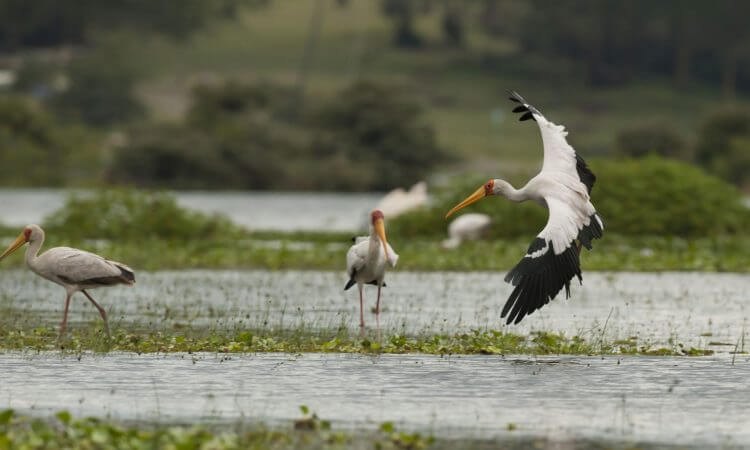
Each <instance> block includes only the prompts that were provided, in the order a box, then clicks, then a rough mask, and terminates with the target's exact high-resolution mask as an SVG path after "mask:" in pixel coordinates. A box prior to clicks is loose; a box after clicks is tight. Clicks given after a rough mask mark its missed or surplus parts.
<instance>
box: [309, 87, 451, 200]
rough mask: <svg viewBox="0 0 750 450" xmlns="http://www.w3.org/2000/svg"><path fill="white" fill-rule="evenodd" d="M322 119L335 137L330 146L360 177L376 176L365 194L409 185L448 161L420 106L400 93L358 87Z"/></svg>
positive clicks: (339, 98)
mask: <svg viewBox="0 0 750 450" xmlns="http://www.w3.org/2000/svg"><path fill="white" fill-rule="evenodd" d="M321 120H322V124H323V126H324V127H325V128H326V129H328V130H329V131H331V132H332V134H331V135H330V139H331V140H330V143H329V145H330V146H332V147H334V148H340V149H343V151H344V152H345V153H346V154H347V156H348V158H349V160H351V161H352V162H353V163H354V164H355V165H356V166H355V167H357V168H359V170H360V175H362V176H367V175H366V173H367V172H369V173H370V174H373V175H375V179H372V180H371V183H369V186H364V184H365V183H363V188H366V189H377V190H386V189H392V188H393V187H396V186H411V185H412V184H413V183H415V182H417V181H420V180H421V179H423V178H424V177H426V176H427V175H428V174H429V173H430V170H431V169H432V168H433V167H434V166H435V165H437V164H439V163H440V162H441V161H443V160H445V157H446V156H445V154H444V153H443V152H442V151H441V150H440V148H439V147H438V146H437V143H436V140H435V133H434V130H433V129H432V128H431V127H430V126H428V125H427V124H426V123H425V122H424V120H423V118H422V109H421V107H420V106H419V104H418V103H416V102H414V101H413V100H411V99H409V97H408V96H407V95H404V92H402V91H400V90H398V89H394V88H390V87H387V86H384V85H380V84H376V83H372V82H366V81H363V82H359V83H356V84H354V85H352V86H351V87H349V88H347V89H345V90H344V91H343V92H342V93H341V95H339V96H337V98H336V100H335V101H334V102H333V103H331V104H330V105H327V106H326V107H324V108H323V110H322V112H321ZM354 170H357V169H356V168H355V169H354Z"/></svg>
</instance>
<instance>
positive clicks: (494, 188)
mask: <svg viewBox="0 0 750 450" xmlns="http://www.w3.org/2000/svg"><path fill="white" fill-rule="evenodd" d="M499 188H500V186H499V185H498V183H495V180H489V181H487V182H486V183H484V184H483V185H482V186H480V187H479V189H477V190H476V191H474V193H473V194H471V195H470V196H468V197H466V199H464V201H462V202H461V203H459V204H458V205H456V206H454V207H453V208H451V210H450V211H448V214H446V215H445V218H446V219H447V218H448V217H450V216H451V215H452V214H453V213H455V212H457V211H459V210H461V209H463V208H466V207H467V206H469V205H471V204H472V203H476V202H478V201H479V200H481V199H483V198H485V197H487V196H490V195H497V194H498V191H499Z"/></svg>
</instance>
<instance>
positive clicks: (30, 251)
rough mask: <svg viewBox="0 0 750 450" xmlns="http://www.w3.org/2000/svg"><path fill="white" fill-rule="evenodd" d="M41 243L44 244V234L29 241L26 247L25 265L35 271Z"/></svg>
mask: <svg viewBox="0 0 750 450" xmlns="http://www.w3.org/2000/svg"><path fill="white" fill-rule="evenodd" d="M42 244H44V234H42V235H41V237H39V238H38V239H35V240H34V241H33V242H30V243H29V248H27V249H26V265H27V266H28V267H29V269H31V270H33V271H35V272H36V270H35V269H36V259H37V255H38V254H39V249H41V248H42Z"/></svg>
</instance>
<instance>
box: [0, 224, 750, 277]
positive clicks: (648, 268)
mask: <svg viewBox="0 0 750 450" xmlns="http://www.w3.org/2000/svg"><path fill="white" fill-rule="evenodd" d="M2 231H5V232H2ZM15 231H16V230H14V231H13V232H8V231H7V229H6V230H0V236H2V237H3V238H5V240H7V241H8V243H9V242H10V240H11V239H12V238H13V237H14V236H15V234H17V233H14V232H15ZM352 234H353V233H352ZM352 234H343V233H311V232H299V233H280V232H247V233H243V234H241V235H239V236H233V237H232V238H231V239H222V238H211V239H194V240H191V239H184V240H183V239H180V240H165V239H160V238H156V237H150V236H148V235H146V236H144V237H143V239H141V240H124V241H110V240H83V239H65V238H62V239H60V238H56V236H55V235H53V234H51V233H50V236H49V238H48V240H47V242H46V243H45V248H51V247H56V246H71V247H76V248H81V249H85V250H88V251H92V252H95V253H98V254H101V255H102V256H105V257H107V258H109V259H114V260H117V261H122V262H125V263H127V264H128V265H130V266H131V267H134V268H135V269H136V270H150V271H154V270H183V269H232V270H243V269H267V270H284V269H294V270H343V267H344V262H345V255H346V250H347V248H348V247H349V245H351V237H352ZM530 239H531V237H529V238H528V239H526V238H512V239H505V240H486V241H474V242H466V243H464V244H463V245H462V246H461V247H459V248H458V249H453V250H447V249H443V248H442V247H441V245H440V241H438V240H434V239H424V240H419V239H408V238H400V239H399V238H398V237H397V236H393V237H392V238H391V239H389V241H390V242H391V243H392V245H393V246H394V248H395V249H396V251H397V252H398V253H399V255H400V256H401V258H400V259H399V264H398V267H397V268H396V270H409V271H476V270H486V271H507V270H508V269H510V268H511V267H513V266H514V265H515V264H516V263H517V262H518V261H519V260H520V258H521V257H522V256H523V255H524V254H525V252H526V249H527V247H528V244H529V242H530ZM0 246H3V247H4V243H0ZM43 250H44V249H42V251H43ZM19 255H20V256H16V255H14V256H12V257H9V258H7V259H6V260H4V261H3V262H2V268H3V269H9V268H18V267H23V264H24V262H23V261H24V260H23V256H22V255H21V252H19ZM581 265H582V268H583V270H584V271H628V272H663V271H702V272H737V273H747V272H750V238H748V237H744V236H719V237H705V238H695V239H684V238H677V237H632V236H620V235H616V234H612V233H610V234H608V235H606V236H605V237H604V238H603V239H601V240H598V241H596V242H595V243H594V249H593V250H592V251H583V252H582V255H581Z"/></svg>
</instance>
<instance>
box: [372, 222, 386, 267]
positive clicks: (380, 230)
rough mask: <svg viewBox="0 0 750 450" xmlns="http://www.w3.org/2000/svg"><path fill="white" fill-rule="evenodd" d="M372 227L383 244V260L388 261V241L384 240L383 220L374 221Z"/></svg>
mask: <svg viewBox="0 0 750 450" xmlns="http://www.w3.org/2000/svg"><path fill="white" fill-rule="evenodd" d="M373 226H374V227H375V232H376V233H378V237H380V242H382V243H383V250H385V259H386V260H389V259H390V255H388V241H387V240H386V239H385V224H384V223H383V219H377V220H375V223H374V224H373Z"/></svg>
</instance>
